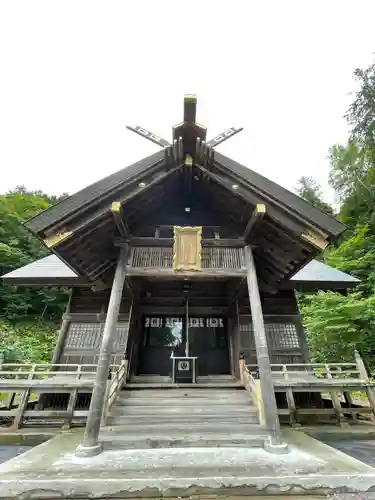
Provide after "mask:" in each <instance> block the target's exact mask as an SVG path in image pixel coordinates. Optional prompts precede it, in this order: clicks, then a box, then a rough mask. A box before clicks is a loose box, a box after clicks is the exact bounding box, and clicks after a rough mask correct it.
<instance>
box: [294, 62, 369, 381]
mask: <svg viewBox="0 0 375 500" xmlns="http://www.w3.org/2000/svg"><path fill="white" fill-rule="evenodd" d="M354 74H355V77H356V79H357V80H358V82H359V87H360V88H359V90H358V91H357V92H356V94H355V100H354V102H353V103H352V105H351V106H350V108H349V111H348V113H347V114H346V119H347V121H348V123H349V125H350V126H351V135H350V138H349V140H348V143H347V144H346V145H340V144H336V145H334V146H333V147H332V148H331V149H330V151H329V160H330V175H329V180H330V184H331V186H332V187H333V188H334V189H335V191H336V194H337V196H338V199H339V200H340V202H341V206H340V213H339V215H338V216H339V218H340V219H341V221H342V222H344V223H345V224H346V225H347V226H348V231H347V234H346V237H345V240H344V241H342V242H341V243H340V245H338V246H337V247H333V248H330V249H328V250H327V251H326V252H325V253H324V255H323V258H324V260H325V262H326V263H327V264H329V265H331V266H333V267H336V268H338V269H340V270H342V271H344V272H348V273H350V274H352V275H353V276H356V277H357V278H359V279H360V280H361V283H360V284H359V285H358V287H357V288H356V290H355V291H354V292H351V293H348V294H347V295H344V294H341V293H333V292H327V293H323V292H320V293H317V294H311V295H302V296H300V297H299V303H300V307H301V311H302V315H303V321H304V325H305V328H306V332H307V336H308V341H309V346H310V351H311V353H312V356H313V357H314V358H315V359H316V360H317V361H348V360H353V349H354V347H357V348H358V349H359V350H360V351H361V352H362V354H364V355H365V356H366V360H367V362H368V364H369V365H370V366H371V368H372V370H373V371H374V372H375V356H374V355H375V293H374V291H375V64H372V65H371V66H370V67H368V68H367V69H365V70H360V69H357V70H356V71H355V72H354ZM307 194H309V193H307ZM302 195H304V194H302ZM310 201H311V200H310Z"/></svg>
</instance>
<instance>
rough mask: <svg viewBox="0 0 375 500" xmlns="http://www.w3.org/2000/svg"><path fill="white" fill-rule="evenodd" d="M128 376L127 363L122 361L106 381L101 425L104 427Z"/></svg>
mask: <svg viewBox="0 0 375 500" xmlns="http://www.w3.org/2000/svg"><path fill="white" fill-rule="evenodd" d="M127 374H128V361H127V360H125V359H124V360H122V362H121V364H120V366H119V368H118V370H116V372H115V373H113V374H112V377H111V379H110V380H108V385H107V392H106V396H105V402H104V407H103V414H102V425H106V423H107V417H108V414H109V412H110V411H111V407H112V405H113V403H114V402H115V400H116V398H117V395H118V393H119V391H121V388H122V386H123V385H124V383H125V382H126V377H127Z"/></svg>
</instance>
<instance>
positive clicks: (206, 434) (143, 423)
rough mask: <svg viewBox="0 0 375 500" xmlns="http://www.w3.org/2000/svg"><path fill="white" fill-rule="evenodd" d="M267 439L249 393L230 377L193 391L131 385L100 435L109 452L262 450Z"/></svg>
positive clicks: (164, 385)
mask: <svg viewBox="0 0 375 500" xmlns="http://www.w3.org/2000/svg"><path fill="white" fill-rule="evenodd" d="M266 437H267V433H266V432H265V431H264V430H263V428H262V427H261V426H260V425H259V420H258V415H257V410H256V408H254V407H253V405H252V404H251V402H250V398H249V396H248V394H247V392H246V391H245V389H244V388H243V387H242V386H241V385H240V384H238V382H236V381H234V380H233V379H231V378H226V379H224V378H221V379H220V378H216V379H214V378H212V379H208V378H206V379H203V380H202V379H201V380H200V381H198V383H197V384H196V385H195V386H194V387H192V386H190V385H189V386H187V385H186V384H183V385H180V386H176V385H172V384H170V383H169V382H168V381H162V380H158V382H156V381H155V380H153V381H148V382H146V381H145V380H144V379H143V380H139V379H138V380H133V381H132V383H131V384H129V385H127V386H126V389H125V390H123V391H121V392H120V394H119V396H118V398H117V400H116V402H115V404H114V405H113V407H112V409H111V412H110V415H109V416H108V420H107V425H106V426H105V427H102V429H101V434H100V440H101V442H102V443H103V446H104V448H105V449H148V448H212V447H215V448H217V447H232V448H238V447H241V448H259V447H263V445H264V441H265V439H266Z"/></svg>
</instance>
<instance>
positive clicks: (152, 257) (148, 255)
mask: <svg viewBox="0 0 375 500" xmlns="http://www.w3.org/2000/svg"><path fill="white" fill-rule="evenodd" d="M201 258H202V260H201V263H202V268H203V269H241V268H243V267H244V257H243V249H242V248H231V247H211V246H210V247H209V246H207V247H203V248H202V256H201ZM172 263H173V248H172V247H134V248H133V249H132V251H131V257H130V263H129V265H130V266H131V267H135V268H148V267H151V268H164V269H171V268H172Z"/></svg>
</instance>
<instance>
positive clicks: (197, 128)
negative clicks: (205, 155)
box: [126, 94, 243, 154]
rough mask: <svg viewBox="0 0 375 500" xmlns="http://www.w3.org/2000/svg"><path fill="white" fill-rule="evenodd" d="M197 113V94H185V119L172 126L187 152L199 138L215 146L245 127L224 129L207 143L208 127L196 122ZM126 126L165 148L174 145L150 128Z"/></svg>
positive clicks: (175, 135) (191, 149)
mask: <svg viewBox="0 0 375 500" xmlns="http://www.w3.org/2000/svg"><path fill="white" fill-rule="evenodd" d="M196 113H197V96H196V95H195V94H186V95H185V96H184V121H183V122H181V123H179V124H178V125H175V126H174V127H173V128H172V132H173V143H174V142H175V141H179V140H180V138H181V140H182V144H183V147H184V151H185V152H187V153H190V154H192V152H193V150H194V148H195V145H196V142H197V140H199V141H200V142H202V143H205V144H206V145H207V146H208V147H211V148H213V147H215V146H217V145H219V144H221V143H222V142H224V141H226V140H227V139H229V138H230V137H232V136H234V135H235V134H238V132H241V130H243V128H234V127H232V128H228V129H226V130H224V132H222V133H221V134H219V135H217V136H216V137H214V138H213V139H211V140H210V141H208V142H207V143H206V142H205V141H206V133H207V129H206V127H204V126H203V125H200V124H199V123H197V122H196ZM126 128H128V129H129V130H131V131H132V132H135V133H136V134H138V135H141V136H142V137H144V138H146V139H148V140H149V141H151V142H153V143H155V144H158V145H159V146H161V147H163V148H165V147H169V146H171V145H172V144H171V143H170V142H169V141H167V140H166V139H163V138H162V137H159V136H158V135H156V134H154V133H152V132H150V130H148V129H146V128H144V127H141V126H140V125H135V126H129V125H127V126H126Z"/></svg>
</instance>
